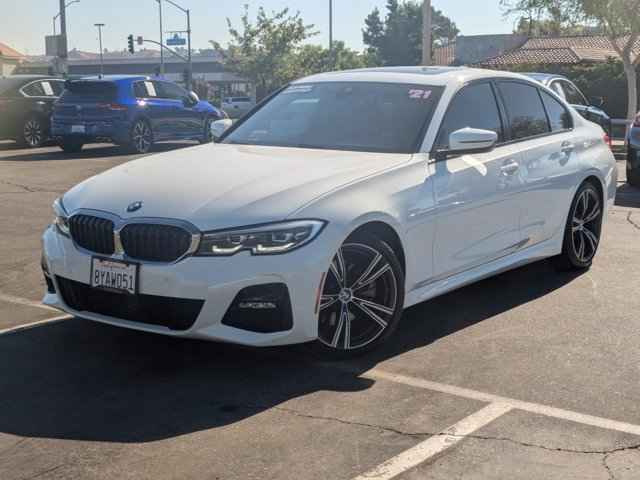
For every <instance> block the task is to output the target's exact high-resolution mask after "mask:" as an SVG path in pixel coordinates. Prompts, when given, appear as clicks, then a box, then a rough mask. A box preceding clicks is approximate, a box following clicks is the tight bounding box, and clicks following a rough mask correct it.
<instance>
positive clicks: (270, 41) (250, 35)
mask: <svg viewBox="0 0 640 480" xmlns="http://www.w3.org/2000/svg"><path fill="white" fill-rule="evenodd" d="M241 23H242V28H241V30H238V29H236V28H234V27H233V25H232V23H231V20H230V19H228V18H227V24H228V25H229V34H230V35H231V42H230V43H229V46H228V48H227V49H226V50H225V49H223V48H222V47H221V46H220V44H218V43H217V42H213V41H212V42H211V44H212V45H213V47H214V48H215V49H216V50H217V51H218V52H219V53H220V54H221V55H222V57H223V59H224V62H225V67H226V68H227V69H228V70H229V71H231V72H234V73H236V74H237V75H239V76H241V77H244V78H247V79H248V80H250V81H251V82H252V83H253V84H254V85H255V86H256V92H257V96H258V98H262V97H264V96H266V95H268V94H269V93H270V92H273V91H274V90H276V89H277V88H279V87H280V86H281V85H283V84H284V83H286V81H287V80H286V79H287V76H288V75H287V71H288V70H289V67H288V65H287V62H288V61H290V60H291V55H292V54H294V53H295V52H296V51H297V49H298V48H299V47H300V45H301V44H302V42H303V41H304V40H306V39H308V38H310V37H312V36H313V35H315V34H316V32H315V31H314V30H313V28H314V26H313V25H305V24H304V22H303V21H302V18H301V17H300V12H298V13H296V14H295V15H289V9H288V8H285V9H284V10H282V11H280V12H274V13H272V14H271V15H267V13H266V12H265V10H264V9H263V8H260V9H259V10H258V16H257V18H256V21H255V24H254V23H253V22H252V21H251V20H250V19H249V7H248V5H245V11H244V14H243V15H242V17H241Z"/></svg>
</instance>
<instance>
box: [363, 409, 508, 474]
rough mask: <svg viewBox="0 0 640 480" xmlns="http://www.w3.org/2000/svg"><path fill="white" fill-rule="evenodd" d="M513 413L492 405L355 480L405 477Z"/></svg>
mask: <svg viewBox="0 0 640 480" xmlns="http://www.w3.org/2000/svg"><path fill="white" fill-rule="evenodd" d="M511 409H512V407H511V406H510V405H506V404H504V403H491V404H489V405H487V406H486V407H484V408H483V409H482V410H479V411H477V412H476V413H474V414H471V415H469V416H468V417H466V418H464V419H463V420H461V421H459V422H458V423H456V424H455V425H452V426H450V427H449V428H447V429H446V430H444V431H443V432H442V433H440V434H439V435H434V436H433V437H431V438H429V439H428V440H425V441H424V442H422V443H419V444H418V445H416V446H415V447H413V448H410V449H409V450H405V451H404V452H402V453H401V454H399V455H397V456H395V457H393V458H392V459H390V460H387V461H386V462H384V463H383V464H381V465H378V466H377V467H376V468H374V469H373V470H370V471H368V472H367V473H364V474H362V475H360V476H358V477H356V478H355V479H354V480H390V479H392V478H395V477H397V476H398V475H400V474H401V473H404V472H406V471H407V470H410V469H412V468H413V467H416V466H418V465H420V464H421V463H424V462H426V461H427V460H429V459H430V458H432V457H434V456H435V455H437V454H439V453H441V452H443V451H444V450H447V449H448V448H451V447H453V446H454V445H455V444H456V443H458V442H459V441H461V440H462V439H464V437H465V435H471V434H472V433H473V432H475V431H476V430H479V429H480V428H482V427H484V426H486V425H488V424H489V423H491V422H493V421H494V420H495V419H497V418H499V417H501V416H502V415H504V414H505V413H507V412H508V411H510V410H511Z"/></svg>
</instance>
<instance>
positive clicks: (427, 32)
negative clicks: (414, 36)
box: [422, 0, 432, 66]
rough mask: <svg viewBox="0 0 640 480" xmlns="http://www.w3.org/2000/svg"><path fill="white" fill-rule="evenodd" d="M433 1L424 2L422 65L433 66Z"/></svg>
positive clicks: (425, 0)
mask: <svg viewBox="0 0 640 480" xmlns="http://www.w3.org/2000/svg"><path fill="white" fill-rule="evenodd" d="M431 44H432V39H431V0H424V1H423V2H422V65H424V66H429V65H431Z"/></svg>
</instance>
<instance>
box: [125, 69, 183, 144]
mask: <svg viewBox="0 0 640 480" xmlns="http://www.w3.org/2000/svg"><path fill="white" fill-rule="evenodd" d="M133 92H134V95H135V96H136V100H137V101H138V107H139V108H140V109H141V111H142V112H143V113H144V115H145V117H146V118H147V120H148V121H149V123H150V124H151V130H152V131H153V136H154V139H155V140H159V139H162V138H164V137H166V136H167V135H168V134H169V125H170V124H171V120H172V118H173V114H174V113H173V107H174V105H173V102H170V101H169V100H168V99H166V98H163V95H162V90H161V88H160V85H159V82H154V81H151V80H145V81H139V82H135V83H134V84H133Z"/></svg>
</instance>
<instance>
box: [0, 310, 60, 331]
mask: <svg viewBox="0 0 640 480" xmlns="http://www.w3.org/2000/svg"><path fill="white" fill-rule="evenodd" d="M72 318H73V317H72V316H70V315H61V316H59V317H53V318H47V319H46V320H39V321H37V322H31V323H26V324H24V325H18V326H17V327H11V328H6V329H4V330H0V335H9V334H11V333H18V332H22V331H24V330H30V329H32V328H35V327H40V326H42V325H47V324H49V323H56V322H62V321H63V320H70V319H72Z"/></svg>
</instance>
